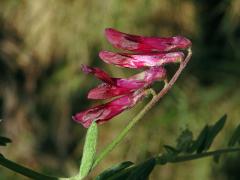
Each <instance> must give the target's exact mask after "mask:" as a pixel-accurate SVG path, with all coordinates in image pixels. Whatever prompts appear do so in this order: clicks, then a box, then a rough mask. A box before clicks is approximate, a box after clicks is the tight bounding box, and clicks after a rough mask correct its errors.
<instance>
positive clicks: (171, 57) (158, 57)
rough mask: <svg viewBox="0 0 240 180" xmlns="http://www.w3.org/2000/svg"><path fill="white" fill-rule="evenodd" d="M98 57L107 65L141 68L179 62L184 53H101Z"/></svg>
mask: <svg viewBox="0 0 240 180" xmlns="http://www.w3.org/2000/svg"><path fill="white" fill-rule="evenodd" d="M99 57H100V58H101V59H102V60H103V61H104V62H106V63H108V64H114V65H117V66H121V67H127V68H142V67H146V66H150V67H151V66H162V65H165V64H169V63H177V62H180V61H182V60H183V59H184V53H182V52H169V53H154V54H153V53H152V54H126V53H114V52H109V51H101V52H100V53H99Z"/></svg>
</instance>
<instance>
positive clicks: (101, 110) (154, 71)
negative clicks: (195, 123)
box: [0, 28, 240, 180]
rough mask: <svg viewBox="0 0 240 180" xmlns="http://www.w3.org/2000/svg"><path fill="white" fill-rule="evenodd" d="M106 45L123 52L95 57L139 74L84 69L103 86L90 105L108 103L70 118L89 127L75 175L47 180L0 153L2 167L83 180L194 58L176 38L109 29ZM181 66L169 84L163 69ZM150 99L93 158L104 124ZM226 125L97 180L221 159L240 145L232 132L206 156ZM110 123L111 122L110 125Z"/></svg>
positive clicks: (187, 136)
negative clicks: (159, 84)
mask: <svg viewBox="0 0 240 180" xmlns="http://www.w3.org/2000/svg"><path fill="white" fill-rule="evenodd" d="M105 34H106V37H107V40H108V41H109V42H110V43H111V44H112V45H113V46H114V47H116V48H118V49H121V50H124V52H117V53H116V52H109V51H101V52H100V53H99V57H100V58H101V59H102V60H103V61H104V62H106V63H108V64H113V65H116V66H119V67H124V68H132V69H142V72H140V73H138V74H135V75H133V76H131V77H127V78H122V77H111V76H110V75H109V74H108V73H106V72H105V71H103V70H101V69H99V68H97V67H89V66H87V65H82V70H83V72H84V73H87V74H92V75H94V76H95V77H97V78H98V79H100V80H101V81H102V83H101V84H100V85H98V86H97V87H95V88H93V89H92V90H90V91H89V93H88V98H89V99H93V100H98V99H110V100H109V101H108V102H107V103H105V104H102V105H98V106H95V107H90V108H88V109H86V110H84V111H82V112H78V113H76V114H75V115H73V117H72V118H73V120H74V121H75V122H77V123H80V124H82V125H83V126H84V127H85V128H88V131H87V135H86V139H85V144H84V149H83V155H82V160H81V164H80V168H79V172H78V174H77V175H75V176H72V177H69V178H59V177H51V176H47V175H44V174H41V173H38V172H35V171H33V170H31V169H29V168H26V167H24V166H21V165H19V164H17V163H14V162H12V161H10V160H8V159H6V158H5V157H4V156H3V155H1V154H0V164H1V165H2V166H4V167H6V168H9V169H11V170H13V171H15V172H18V173H20V174H22V175H24V176H27V177H30V178H33V179H70V180H79V179H83V178H85V177H86V176H88V174H89V173H90V172H91V171H92V170H93V169H94V168H95V167H96V166H97V165H98V164H99V163H100V162H101V161H102V160H103V159H104V158H105V157H106V156H107V155H108V154H109V153H110V152H111V151H112V150H113V149H114V148H115V147H116V146H117V145H118V144H119V143H120V142H121V141H122V140H123V139H124V137H125V136H126V135H127V133H128V132H129V131H130V130H131V129H132V128H133V127H134V125H135V124H136V123H137V122H139V120H140V119H142V118H143V117H144V115H145V114H146V113H147V112H148V111H149V110H150V109H151V108H152V107H153V106H154V105H155V104H156V103H157V102H158V101H159V100H160V99H161V98H162V97H163V96H164V95H165V94H166V93H167V92H168V91H169V90H170V89H171V88H172V86H173V85H174V83H175V82H176V80H177V79H178V77H179V75H180V74H181V72H182V71H183V69H184V68H185V67H186V65H187V63H188V61H189V60H190V58H191V56H192V51H191V46H192V43H191V41H190V40H189V39H187V38H185V37H182V36H174V37H164V38H163V37H161V38H160V37H144V36H137V35H130V34H126V33H122V32H119V31H117V30H114V29H111V28H108V29H106V30H105ZM172 63H174V64H176V63H177V64H179V67H178V69H177V71H176V72H175V73H174V75H173V76H172V77H171V78H170V80H169V81H168V78H169V77H167V76H168V73H167V70H166V69H165V65H167V64H172ZM157 81H162V82H164V86H163V88H162V89H161V90H160V92H157V93H156V92H155V91H154V90H153V89H152V88H151V85H152V84H153V83H155V82H157ZM148 95H152V99H151V100H150V102H148V103H147V104H146V106H145V107H144V108H143V109H142V110H141V111H140V112H139V113H138V114H137V115H136V116H135V117H134V118H133V119H132V120H129V123H128V124H127V126H126V127H125V128H124V129H123V130H122V131H121V132H120V133H119V134H118V135H117V137H116V138H115V139H114V140H113V141H112V142H111V143H110V144H109V145H108V146H107V147H105V148H104V149H103V150H102V151H101V152H100V154H99V155H96V147H97V137H98V125H99V124H103V123H106V122H108V121H109V120H111V119H112V118H114V117H115V116H117V115H118V114H120V113H122V112H124V111H125V110H127V109H130V108H132V107H133V106H135V105H136V104H137V103H138V102H139V101H141V100H142V99H143V98H144V97H146V96H148ZM225 121H226V116H223V117H222V118H221V119H220V120H219V121H218V122H217V123H216V124H215V125H214V126H208V125H207V126H205V128H204V129H203V130H202V131H201V133H200V134H199V136H198V137H197V139H196V140H194V139H193V136H192V132H191V131H189V130H185V131H184V132H183V133H182V134H181V135H180V136H179V138H178V139H177V145H176V147H173V146H169V145H165V146H164V148H165V150H166V152H165V153H162V154H160V155H157V156H154V157H151V158H149V159H148V160H146V161H144V162H143V163H141V164H137V165H136V164H134V163H132V162H129V161H127V162H123V163H121V164H119V165H116V166H113V167H111V168H110V169H107V170H105V171H104V172H103V173H101V174H100V175H99V176H98V177H97V178H96V179H98V180H99V179H139V178H141V179H147V178H148V176H149V174H150V173H151V171H152V170H153V168H154V167H155V165H165V164H167V163H176V162H183V161H188V160H193V159H198V158H202V157H208V156H214V157H215V159H218V158H219V155H220V154H222V153H227V152H235V151H240V149H239V148H235V147H233V146H236V144H237V143H238V144H239V142H240V133H239V132H240V130H239V129H240V128H239V126H238V128H237V129H236V130H235V132H234V133H233V136H232V138H231V139H230V141H229V147H228V148H226V149H221V150H216V151H211V152H209V151H208V149H209V148H210V146H211V144H212V142H213V140H214V139H215V137H216V136H217V134H218V133H219V132H220V131H221V129H222V128H223V126H224V124H225ZM113 123H114V122H113ZM9 142H11V141H10V140H9V139H8V138H5V137H0V145H6V144H7V143H9Z"/></svg>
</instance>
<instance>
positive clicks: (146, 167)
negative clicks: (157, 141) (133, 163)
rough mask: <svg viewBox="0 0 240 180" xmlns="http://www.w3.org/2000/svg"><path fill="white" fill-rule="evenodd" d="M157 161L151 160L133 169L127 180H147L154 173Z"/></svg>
mask: <svg viewBox="0 0 240 180" xmlns="http://www.w3.org/2000/svg"><path fill="white" fill-rule="evenodd" d="M155 164H156V161H155V159H154V158H151V159H149V160H147V161H145V162H143V163H141V164H139V165H138V166H137V167H136V168H134V169H133V171H132V172H131V174H130V175H129V176H128V178H127V180H146V179H148V176H149V175H150V173H151V172H152V170H153V168H154V166H155Z"/></svg>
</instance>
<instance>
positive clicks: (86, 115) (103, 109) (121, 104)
mask: <svg viewBox="0 0 240 180" xmlns="http://www.w3.org/2000/svg"><path fill="white" fill-rule="evenodd" d="M144 96H146V92H145V91H137V92H133V93H131V94H128V95H125V96H122V97H120V98H117V99H114V100H113V101H111V102H108V103H106V104H102V105H98V106H95V107H92V108H90V109H87V110H85V111H82V112H80V113H77V114H76V115H74V116H73V117H72V118H73V120H74V121H76V122H78V123H81V124H82V125H83V126H84V127H85V128H88V127H89V126H90V125H91V123H92V122H93V121H96V122H97V123H98V124H102V123H104V122H106V121H108V120H110V119H112V118H113V117H114V116H116V115H118V114H120V113H121V112H123V111H124V110H126V109H129V108H131V107H133V106H134V105H135V104H136V103H137V102H138V101H139V100H141V99H142V98H143V97H144Z"/></svg>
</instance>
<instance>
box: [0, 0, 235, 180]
mask: <svg viewBox="0 0 240 180" xmlns="http://www.w3.org/2000/svg"><path fill="white" fill-rule="evenodd" d="M106 27H113V28H116V29H119V30H120V31H124V32H128V33H132V34H142V35H146V36H173V35H183V36H186V37H188V38H190V39H191V40H192V42H193V57H192V59H191V61H190V63H189V65H188V66H187V68H186V69H185V71H184V72H183V74H182V75H181V77H180V79H179V80H178V81H177V83H176V84H175V85H174V88H173V89H172V90H171V91H170V92H169V93H168V94H167V95H166V96H165V97H164V98H163V99H162V100H161V101H160V102H159V103H158V105H156V106H155V107H154V108H153V109H152V110H151V111H150V112H149V113H148V114H147V115H146V116H145V117H144V118H143V119H142V121H141V122H140V123H139V124H138V125H137V126H136V127H135V128H134V129H133V130H132V131H131V132H130V134H128V136H127V138H126V139H125V140H124V142H123V143H121V144H120V145H119V146H118V147H117V148H116V149H115V150H114V151H112V153H111V154H110V155H109V156H108V157H107V158H106V159H104V161H102V163H101V164H100V165H99V166H98V167H97V168H96V169H95V171H94V172H93V173H92V174H91V176H92V177H94V176H95V175H96V174H98V173H99V172H101V171H103V170H104V169H106V168H108V167H110V166H111V165H113V164H116V163H119V162H122V161H125V160H130V161H133V162H140V161H142V160H144V159H146V158H148V157H150V156H152V155H155V154H158V153H160V152H162V151H163V148H162V145H164V144H166V143H167V144H174V143H175V139H176V137H177V135H178V134H180V132H181V130H182V129H184V128H185V127H189V128H190V129H192V130H194V137H196V136H197V135H198V133H199V131H200V130H201V129H202V127H203V126H204V125H205V124H206V123H209V124H213V123H214V122H215V121H216V120H218V118H219V117H220V116H222V115H223V114H224V113H227V114H228V121H227V126H226V128H225V129H224V132H223V133H222V134H221V135H220V136H219V137H218V138H217V141H215V143H214V147H212V149H214V148H219V147H224V146H225V145H226V142H227V140H228V139H229V136H230V135H231V134H230V132H231V130H233V128H234V127H235V126H236V125H237V124H238V123H239V119H240V95H239V92H240V83H239V82H240V78H239V77H240V51H239V49H240V1H239V0H212V1H207V0H183V1H177V0H131V1H127V0H121V1H120V0H105V1H99V0H68V1H67V0H41V1H39V0H31V1H30V0H23V1H21V0H1V1H0V79H1V80H0V118H1V119H3V121H2V122H1V123H0V134H1V135H5V136H7V137H9V138H11V139H12V141H13V143H12V144H10V145H9V146H8V147H6V148H2V149H0V150H1V152H2V153H3V154H4V155H5V156H6V157H8V158H10V159H11V160H14V161H16V162H18V163H22V164H24V165H25V166H28V167H31V168H34V169H36V170H38V171H41V172H44V173H48V174H50V175H58V176H70V175H73V174H74V173H76V172H77V170H78V164H79V161H80V159H81V152H82V149H83V143H84V137H85V133H86V129H84V128H83V127H82V126H81V125H80V124H76V123H75V122H73V121H72V120H71V116H72V115H73V114H74V113H76V112H78V111H81V110H84V109H85V108H87V107H90V106H92V105H94V104H99V103H101V102H100V101H92V100H87V98H86V95H87V92H88V90H90V89H91V88H93V87H95V86H96V85H97V84H98V83H99V81H98V80H96V79H95V78H94V77H92V76H86V75H84V74H83V73H82V72H81V71H80V65H81V64H88V65H91V66H98V67H101V68H103V69H104V70H106V71H108V72H109V73H110V74H112V75H114V76H116V77H127V76H129V75H130V74H133V73H135V71H134V70H131V71H129V70H127V69H121V68H116V67H114V66H112V65H106V64H104V63H103V62H102V61H101V60H100V59H99V58H98V52H99V51H100V50H103V49H105V50H114V49H113V48H112V47H111V46H110V45H109V44H108V43H107V41H106V39H105V37H104V29H105V28H106ZM155 88H156V89H158V88H159V84H157V85H155ZM148 101H149V99H146V100H145V101H144V102H142V103H140V104H138V105H137V106H136V107H135V108H133V109H131V110H129V111H127V112H124V113H123V114H121V115H120V116H118V117H116V118H114V120H112V121H110V122H109V123H106V124H104V125H101V126H99V131H100V132H99V143H98V151H100V150H101V149H102V148H103V147H104V146H106V145H107V144H108V143H109V142H111V141H112V139H113V138H114V137H115V136H116V135H117V134H118V133H119V132H120V131H121V130H122V129H123V127H124V126H125V125H126V124H127V123H128V122H129V121H130V120H131V118H132V117H133V116H134V115H135V114H136V113H137V112H138V111H139V110H140V109H141V108H142V107H143V106H144V104H146V103H147V102H148ZM239 163H240V155H239V154H232V155H225V156H224V158H222V159H221V162H220V163H219V164H214V162H213V161H212V159H211V158H210V159H202V160H197V161H193V162H187V163H181V164H169V165H166V166H158V167H156V168H155V169H154V171H153V173H152V175H151V179H164V180H173V179H174V180H182V179H194V180H202V179H207V180H212V179H220V180H228V179H232V180H234V179H239ZM0 179H3V180H8V179H25V178H24V177H22V176H19V175H16V174H14V173H13V172H10V171H8V170H6V169H5V168H3V167H0Z"/></svg>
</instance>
